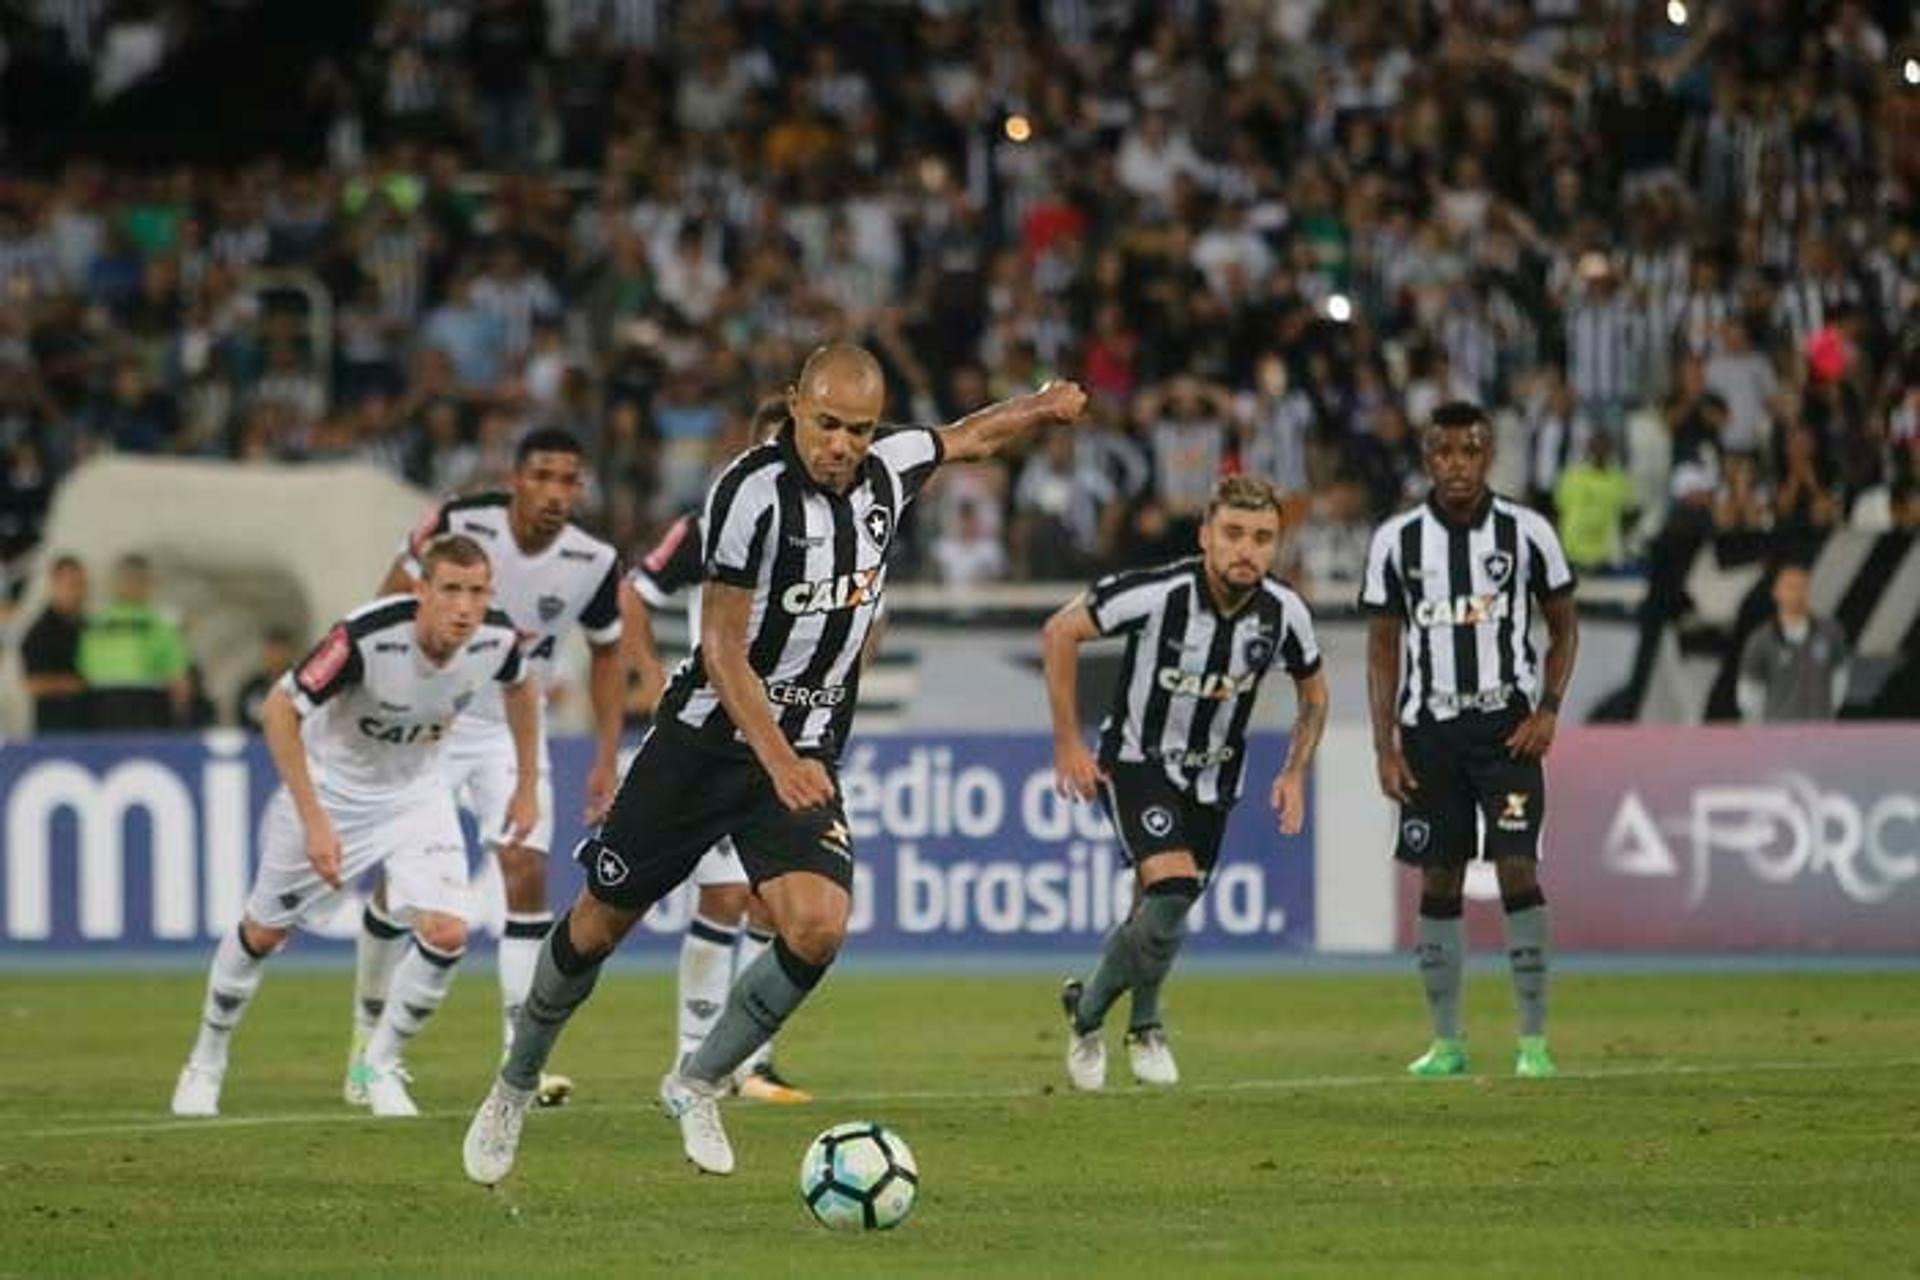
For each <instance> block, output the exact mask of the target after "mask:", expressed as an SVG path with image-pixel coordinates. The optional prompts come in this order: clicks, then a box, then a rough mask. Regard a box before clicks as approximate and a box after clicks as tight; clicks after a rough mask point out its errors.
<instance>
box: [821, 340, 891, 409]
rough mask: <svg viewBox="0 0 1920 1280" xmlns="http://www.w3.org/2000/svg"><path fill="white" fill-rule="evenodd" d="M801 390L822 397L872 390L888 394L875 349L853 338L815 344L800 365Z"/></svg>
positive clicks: (870, 392)
mask: <svg viewBox="0 0 1920 1280" xmlns="http://www.w3.org/2000/svg"><path fill="white" fill-rule="evenodd" d="M799 386H800V391H801V392H802V393H803V394H806V395H810V396H813V397H816V398H820V399H826V398H837V397H838V396H846V395H859V394H870V395H875V396H882V397H884V396H885V395H886V388H887V379H886V375H885V374H883V373H882V372H881V371H880V362H879V361H878V360H876V359H874V357H873V352H871V351H869V350H867V349H866V348H865V347H860V346H855V345H854V344H853V343H851V342H829V343H828V344H827V345H826V346H824V347H815V348H814V349H813V354H812V355H810V356H808V357H807V362H806V363H805V364H803V365H801V366H800V379H799Z"/></svg>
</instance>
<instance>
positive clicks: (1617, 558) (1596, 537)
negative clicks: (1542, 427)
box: [1553, 431, 1634, 569]
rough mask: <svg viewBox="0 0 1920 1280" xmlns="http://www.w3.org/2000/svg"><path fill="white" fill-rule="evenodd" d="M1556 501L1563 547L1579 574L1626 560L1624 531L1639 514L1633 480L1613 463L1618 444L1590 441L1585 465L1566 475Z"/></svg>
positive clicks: (1595, 437)
mask: <svg viewBox="0 0 1920 1280" xmlns="http://www.w3.org/2000/svg"><path fill="white" fill-rule="evenodd" d="M1553 501H1554V506H1555V508H1556V509H1557V510H1558V511H1559V513H1560V542H1561V545H1562V546H1564V547H1565V548H1566V552H1567V559H1568V560H1570V561H1572V562H1573V566H1574V567H1575V568H1576V569H1609V568H1614V567H1617V566H1618V565H1619V564H1620V562H1621V561H1622V560H1623V559H1624V555H1623V552H1622V549H1621V544H1620V531H1621V530H1622V529H1623V528H1625V526H1626V519H1627V515H1628V513H1630V512H1631V511H1632V510H1633V505H1634V497H1633V478H1632V477H1631V476H1629V475H1628V474H1627V472H1626V468H1624V467H1622V466H1621V465H1620V464H1619V463H1618V462H1616V461H1614V458H1613V438H1612V437H1611V436H1609V435H1608V434H1607V433H1606V432H1604V431H1595V432H1593V433H1592V434H1591V435H1589V436H1588V437H1587V450H1586V454H1585V456H1584V457H1582V458H1581V459H1580V461H1578V462H1575V463H1573V464H1572V465H1570V466H1569V467H1568V468H1567V469H1566V470H1565V471H1563V472H1561V473H1560V480H1559V483H1558V484H1556V485H1555V486H1554V490H1553Z"/></svg>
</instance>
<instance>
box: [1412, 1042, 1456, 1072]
mask: <svg viewBox="0 0 1920 1280" xmlns="http://www.w3.org/2000/svg"><path fill="white" fill-rule="evenodd" d="M1407 1073H1408V1074H1409V1075H1416V1076H1463V1075H1465V1074H1467V1050H1466V1046H1465V1045H1463V1044H1461V1043H1460V1042H1459V1041H1458V1040H1452V1039H1449V1038H1447V1037H1445V1036H1441V1037H1440V1038H1438V1039H1436V1040H1435V1041H1434V1042H1433V1043H1432V1044H1431V1045H1428V1046H1427V1051H1426V1052H1425V1053H1423V1054H1421V1055H1420V1056H1419V1057H1417V1058H1415V1059H1414V1060H1413V1061H1412V1062H1409V1063H1408V1064H1407Z"/></svg>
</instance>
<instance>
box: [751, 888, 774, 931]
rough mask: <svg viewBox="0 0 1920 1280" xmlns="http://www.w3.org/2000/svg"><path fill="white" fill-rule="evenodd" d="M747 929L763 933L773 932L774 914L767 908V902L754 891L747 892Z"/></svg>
mask: <svg viewBox="0 0 1920 1280" xmlns="http://www.w3.org/2000/svg"><path fill="white" fill-rule="evenodd" d="M747 927H748V928H749V929H758V930H759V931H760V932H761V933H772V932H773V912H772V911H771V910H769V909H768V908H767V900H766V899H765V898H762V897H761V896H760V895H759V894H757V893H755V892H754V891H753V890H752V889H748V890H747Z"/></svg>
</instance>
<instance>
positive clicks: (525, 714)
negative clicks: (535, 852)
mask: <svg viewBox="0 0 1920 1280" xmlns="http://www.w3.org/2000/svg"><path fill="white" fill-rule="evenodd" d="M500 701H501V704H502V705H503V706H504V707H505V708H506V711H507V732H508V733H510V734H511V735H513V767H514V772H515V775H516V776H515V778H514V783H513V798H512V799H511V800H509V801H508V802H507V828H506V831H505V833H504V834H505V835H506V837H507V843H509V844H519V843H520V842H521V841H522V840H524V839H526V838H527V835H528V833H529V832H531V831H532V830H533V828H534V824H535V823H537V822H538V821H539V820H540V683H539V681H537V680H535V679H533V678H532V677H530V676H529V677H526V678H524V679H520V680H516V681H514V682H513V683H512V684H509V685H507V686H505V687H504V688H502V689H501V690H500Z"/></svg>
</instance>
